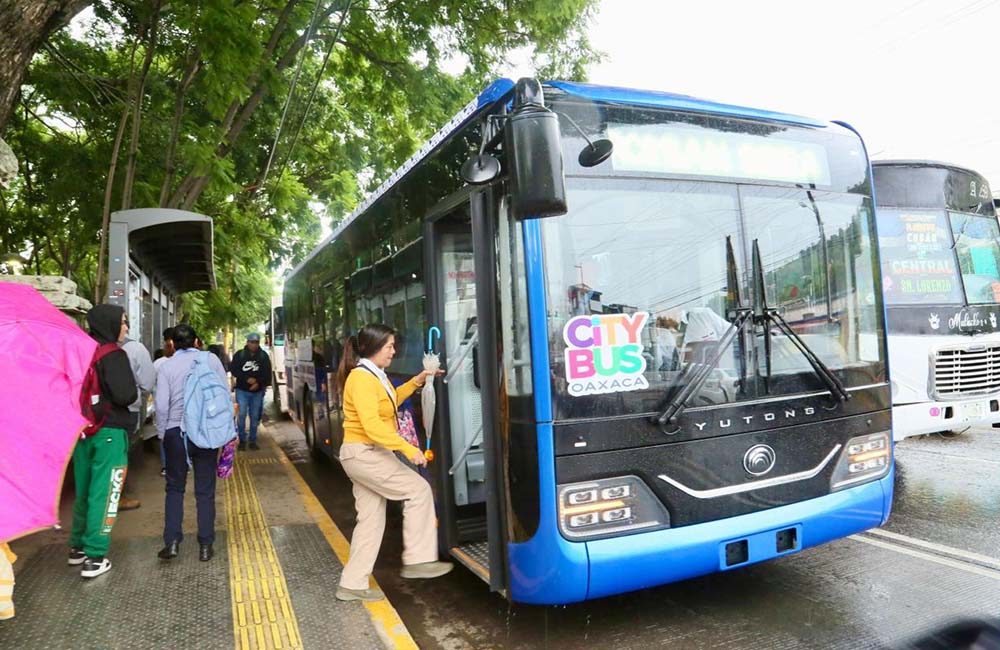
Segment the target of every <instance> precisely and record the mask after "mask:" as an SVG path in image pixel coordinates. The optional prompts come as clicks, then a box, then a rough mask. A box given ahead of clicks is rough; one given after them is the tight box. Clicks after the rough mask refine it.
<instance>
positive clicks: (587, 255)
mask: <svg viewBox="0 0 1000 650" xmlns="http://www.w3.org/2000/svg"><path fill="white" fill-rule="evenodd" d="M578 183H579V181H578ZM570 198H571V201H570V205H571V206H572V207H571V210H570V213H569V214H568V215H566V216H565V217H561V218H559V219H546V220H544V221H543V223H542V236H543V240H544V246H545V263H546V278H547V280H548V291H547V294H548V299H549V341H550V346H551V350H550V357H551V359H552V365H553V382H554V391H555V393H556V395H557V396H558V397H557V400H556V401H557V404H558V405H559V408H560V417H597V416H605V417H606V416H609V415H615V414H619V413H642V412H652V411H654V410H655V409H656V408H657V406H658V405H659V404H660V403H661V402H662V401H663V396H664V395H665V394H666V393H667V391H668V390H669V388H670V387H671V386H672V385H673V384H674V383H675V382H676V380H677V379H678V378H679V375H680V373H681V372H682V370H683V368H684V366H685V365H687V364H690V363H701V362H702V360H703V359H704V356H705V355H706V354H707V353H708V351H709V350H710V349H711V348H712V347H713V346H714V344H715V343H716V342H717V341H718V340H719V339H720V336H721V334H722V333H723V332H725V330H726V329H727V328H728V327H729V322H728V321H726V320H725V318H724V314H725V299H726V239H727V237H728V238H731V239H732V240H733V241H737V237H738V233H739V207H738V201H737V193H736V188H735V186H733V185H723V184H718V183H689V182H685V181H659V180H657V181H647V180H639V179H629V180H625V179H622V180H607V181H603V180H597V179H587V181H586V183H585V185H584V184H582V183H581V184H578V185H575V186H574V187H573V189H572V190H571V197H570ZM741 259H742V258H741ZM617 314H622V315H627V316H628V317H629V318H630V319H632V321H633V323H634V325H635V326H636V327H637V328H638V330H639V331H638V336H639V337H640V338H641V343H642V349H641V352H640V354H641V355H642V360H643V361H644V363H645V368H644V371H643V373H642V377H641V379H639V378H634V379H632V381H641V382H642V383H644V384H645V387H644V389H640V390H628V391H610V390H605V388H606V386H607V385H609V383H608V382H603V383H602V381H600V376H601V372H598V368H597V367H596V365H597V363H603V364H604V365H607V364H611V363H615V362H616V361H615V359H614V358H613V355H615V354H617V353H616V352H615V350H614V349H613V346H615V345H616V344H617V343H620V342H617V341H612V340H607V341H606V340H604V339H600V340H599V339H598V338H596V337H595V336H593V332H590V331H589V330H588V331H584V330H579V331H578V330H577V329H575V328H576V326H577V324H578V323H579V322H583V321H582V320H581V319H580V317H581V316H588V315H590V316H594V317H596V316H601V315H609V316H608V317H606V318H603V319H602V320H601V322H604V321H608V322H611V321H613V320H614V319H615V318H617V317H616V316H612V315H617ZM635 319H640V320H641V322H640V320H635ZM672 327H673V328H674V329H671V328H672ZM568 328H573V331H569V329H568ZM585 329H586V328H585ZM567 340H572V341H573V342H574V343H573V346H574V350H573V351H572V354H576V355H579V357H580V361H579V367H576V368H573V367H568V366H567V364H566V359H567V358H569V357H568V355H567V349H568V348H567V345H568V343H567ZM739 347H740V345H739V343H738V342H737V343H735V344H734V345H732V346H730V347H729V349H728V350H727V351H726V353H725V354H724V356H723V358H722V359H721V360H720V362H719V364H718V370H717V371H716V376H715V377H714V378H713V380H711V381H708V382H706V383H705V385H704V386H703V387H702V389H701V390H700V391H699V393H698V394H697V395H695V396H694V397H693V399H692V403H694V404H720V403H727V402H732V401H736V400H737V399H738V396H737V392H738V391H737V387H736V384H735V378H736V374H737V373H736V371H735V368H737V357H736V354H737V352H736V351H737V350H738V349H739ZM576 350H579V352H577V351H576ZM675 351H676V352H675ZM597 355H602V356H601V357H600V358H598V356H597ZM584 357H586V358H584ZM675 357H676V358H678V359H679V360H680V362H679V363H677V364H675V363H674V362H673V359H674V358H675ZM587 359H590V360H592V362H593V365H591V363H590V362H588V361H587ZM618 361H619V362H621V361H622V360H621V359H618ZM612 370H613V368H608V367H606V368H603V370H602V372H604V373H608V372H611V371H612ZM611 388H614V387H613V386H611Z"/></svg>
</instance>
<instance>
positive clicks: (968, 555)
mask: <svg viewBox="0 0 1000 650" xmlns="http://www.w3.org/2000/svg"><path fill="white" fill-rule="evenodd" d="M866 532H867V533H868V534H869V535H876V536H878V537H884V538H886V539H891V540H894V541H897V542H902V543H904V544H911V545H913V546H920V547H922V548H926V549H928V550H931V551H937V552H938V553H943V554H945V555H952V556H954V557H958V558H964V559H966V560H969V561H970V562H973V563H974V564H981V565H983V566H986V567H989V568H991V569H996V570H997V571H1000V560H998V559H997V558H993V557H990V556H988V555H980V554H979V553H972V552H971V551H964V550H962V549H960V548H954V547H952V546H945V545H944V544H937V543H935V542H928V541H927V540H923V539H917V538H916V537H910V536H909V535H900V534H899V533H894V532H891V531H888V530H883V529H881V528H872V529H871V530H869V531H866Z"/></svg>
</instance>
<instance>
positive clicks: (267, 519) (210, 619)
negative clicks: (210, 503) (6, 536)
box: [0, 424, 416, 650]
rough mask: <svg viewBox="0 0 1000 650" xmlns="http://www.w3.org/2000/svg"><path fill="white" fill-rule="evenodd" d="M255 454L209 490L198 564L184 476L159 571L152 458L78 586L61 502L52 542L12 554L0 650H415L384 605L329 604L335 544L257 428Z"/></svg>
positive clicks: (20, 545) (307, 494)
mask: <svg viewBox="0 0 1000 650" xmlns="http://www.w3.org/2000/svg"><path fill="white" fill-rule="evenodd" d="M260 442H261V450H260V451H247V452H241V453H239V454H237V460H236V468H235V471H234V473H233V476H232V477H230V478H229V479H226V480H222V479H220V480H219V481H218V489H217V494H216V504H217V515H216V541H215V557H214V558H213V559H212V560H211V561H209V562H199V561H198V557H197V555H198V544H197V540H196V539H195V529H196V526H195V504H194V487H193V483H192V478H191V477H190V475H189V479H188V485H187V491H186V498H185V504H184V508H185V510H184V532H185V539H184V542H183V543H182V544H181V552H180V555H179V556H178V557H177V558H175V559H174V560H172V561H169V562H165V561H162V560H160V559H159V558H157V557H156V552H157V551H158V550H159V549H160V548H162V546H163V540H162V537H161V535H162V526H163V508H164V496H163V495H164V493H163V481H164V479H163V478H162V477H160V475H159V471H160V466H159V465H160V463H159V456H158V454H156V453H154V452H147V453H146V454H145V455H144V462H143V463H142V464H141V465H140V466H139V467H138V468H135V467H133V468H130V470H129V474H130V476H129V480H130V482H132V484H133V485H134V486H135V494H133V495H132V496H134V497H136V498H139V499H140V500H141V501H142V507H141V508H139V509H138V510H131V511H128V512H123V513H121V514H120V515H119V517H118V523H117V524H116V525H115V529H114V532H113V534H112V543H111V551H110V553H109V554H108V557H109V558H111V560H112V562H113V568H112V570H111V571H110V572H108V573H107V574H105V575H103V576H100V577H98V578H95V579H93V580H89V581H87V580H83V579H82V578H81V577H80V574H79V567H71V566H68V565H67V564H66V551H67V547H66V540H67V530H68V528H69V524H70V522H71V519H72V517H71V511H72V502H73V495H72V489H69V490H68V491H67V492H66V493H64V497H63V503H62V508H61V515H62V525H63V529H62V530H54V531H48V532H45V533H40V534H37V535H33V536H30V537H28V538H25V539H23V540H18V541H17V542H14V543H13V544H12V545H11V546H12V548H13V549H14V551H15V552H16V553H17V554H18V555H19V556H20V559H19V560H18V562H17V563H16V564H15V565H14V572H15V576H16V581H17V585H16V587H15V589H14V603H15V606H16V609H17V616H16V617H15V618H14V619H12V620H10V621H2V622H0V648H32V649H34V648H67V649H71V648H72V649H77V648H130V649H131V648H178V647H195V648H199V649H200V648H226V649H231V648H234V647H235V648H237V650H243V649H251V648H252V649H259V648H280V649H284V648H339V647H343V648H351V649H352V650H362V649H367V648H383V647H390V648H396V647H411V648H413V647H416V645H415V644H414V643H413V640H412V638H411V637H410V636H409V633H408V632H407V631H406V628H405V626H404V625H403V624H402V621H400V619H399V617H398V615H397V614H396V612H395V610H394V609H393V608H392V605H391V604H390V603H389V602H388V601H385V600H383V601H379V602H376V603H367V604H362V603H360V602H350V603H342V602H340V601H338V600H336V599H335V598H334V592H335V590H336V587H337V582H338V580H339V579H340V572H341V570H342V568H343V564H342V562H343V561H344V560H346V553H347V541H346V540H345V539H344V538H343V535H341V534H340V531H339V530H338V529H337V527H336V526H335V525H334V523H333V521H332V520H331V519H330V518H329V516H327V514H326V512H325V510H324V509H323V508H322V506H321V505H320V504H319V502H318V501H317V500H316V498H315V496H314V495H313V494H312V492H311V491H310V490H309V488H308V486H306V484H305V482H304V481H303V480H302V479H301V477H300V476H299V475H298V472H297V471H296V470H295V468H294V467H293V466H292V464H291V463H290V461H289V460H288V458H287V457H286V456H285V454H284V453H283V452H282V451H281V449H280V448H279V447H278V446H277V445H276V444H275V443H274V441H273V440H272V438H271V431H270V428H269V427H268V425H267V424H264V425H262V427H261V440H260Z"/></svg>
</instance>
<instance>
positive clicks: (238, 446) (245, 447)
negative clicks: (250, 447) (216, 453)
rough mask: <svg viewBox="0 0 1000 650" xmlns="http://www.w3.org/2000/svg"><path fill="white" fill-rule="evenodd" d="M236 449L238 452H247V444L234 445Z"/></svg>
mask: <svg viewBox="0 0 1000 650" xmlns="http://www.w3.org/2000/svg"><path fill="white" fill-rule="evenodd" d="M236 448H237V449H238V450H240V451H246V450H247V443H245V442H241V443H240V444H238V445H236Z"/></svg>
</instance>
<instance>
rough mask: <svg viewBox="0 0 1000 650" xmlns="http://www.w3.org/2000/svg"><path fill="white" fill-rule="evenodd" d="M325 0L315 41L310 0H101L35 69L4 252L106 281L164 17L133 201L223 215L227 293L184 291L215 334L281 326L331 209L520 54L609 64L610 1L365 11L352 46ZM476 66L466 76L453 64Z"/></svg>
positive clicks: (398, 0) (577, 69) (397, 3)
mask: <svg viewBox="0 0 1000 650" xmlns="http://www.w3.org/2000/svg"><path fill="white" fill-rule="evenodd" d="M319 2H320V3H321V4H320V8H319V10H320V20H319V21H318V22H317V26H316V29H315V32H314V34H313V38H312V40H311V41H310V42H308V43H305V42H304V39H303V35H304V34H305V32H306V29H307V26H308V23H309V21H310V18H311V16H312V13H313V8H314V6H315V5H313V4H312V2H308V1H306V0H199V2H165V1H163V0H98V1H97V2H96V3H95V5H94V15H95V16H96V19H95V20H93V21H92V22H91V23H90V24H89V25H88V26H87V28H86V30H85V33H83V34H82V35H81V36H80V37H74V36H73V33H72V32H70V31H67V30H64V31H62V32H60V33H59V34H58V35H57V36H56V37H55V38H54V39H53V40H52V41H51V42H50V43H49V44H48V46H49V47H48V48H47V49H46V50H44V51H43V52H42V53H41V54H40V55H39V56H36V58H35V61H34V62H33V64H32V66H31V69H30V70H29V73H28V77H27V83H26V85H25V86H24V88H23V93H22V105H21V106H20V107H19V108H18V110H17V111H16V115H15V117H14V119H13V121H12V123H11V125H10V126H9V129H8V133H7V134H6V136H5V138H6V139H7V141H8V142H9V143H10V144H11V146H12V147H13V148H14V150H15V153H16V155H17V156H18V157H19V158H20V160H21V161H22V172H23V175H22V178H21V179H20V180H19V181H18V182H17V183H16V184H15V187H14V188H13V190H12V191H10V192H8V193H7V194H6V195H3V196H2V197H0V198H2V199H3V200H2V201H0V253H6V252H22V251H29V253H30V255H31V264H32V267H33V269H35V270H43V271H48V272H59V273H63V274H65V275H69V276H70V277H72V278H74V279H76V280H77V281H78V282H80V283H81V284H82V285H84V286H85V287H86V286H92V285H93V283H94V281H95V276H96V273H95V265H96V261H97V246H98V241H99V230H100V224H101V211H102V205H103V201H104V186H105V181H106V179H107V175H108V169H109V165H110V163H111V158H112V148H113V142H114V139H115V134H116V132H117V130H118V127H119V121H120V120H121V118H122V114H123V110H124V108H125V102H128V101H130V100H131V98H130V93H132V92H133V89H135V88H137V87H138V86H139V81H140V80H139V79H138V78H137V75H139V74H140V71H141V69H142V61H143V59H144V57H145V56H146V53H147V51H148V50H149V48H150V47H151V42H150V38H151V34H152V33H153V31H154V30H152V29H151V27H152V21H154V20H156V21H158V22H157V24H156V30H155V32H156V34H157V38H156V41H155V45H154V46H153V48H154V49H153V50H152V51H153V57H152V63H151V66H150V69H149V73H148V76H147V77H146V79H145V80H144V96H143V98H142V99H143V101H142V122H141V133H140V141H139V142H138V151H137V157H136V167H135V178H136V180H135V185H134V188H133V189H132V193H131V201H130V204H131V205H132V206H133V207H144V206H150V205H158V204H161V190H162V193H163V194H164V196H163V197H162V198H163V201H162V204H163V205H165V206H169V207H175V206H179V207H185V208H190V209H192V210H194V211H197V212H200V213H203V214H207V215H210V216H212V217H213V219H214V223H215V263H216V277H217V283H218V289H217V290H215V291H211V292H205V293H199V294H191V295H188V296H185V297H184V311H185V313H186V314H187V315H188V316H189V318H190V320H191V321H192V322H193V323H194V324H195V325H196V326H197V327H199V328H201V329H202V330H203V331H208V330H217V329H220V328H225V327H237V328H244V327H249V326H252V325H253V324H255V323H259V322H260V321H261V320H263V319H264V318H265V316H266V314H267V310H268V307H269V304H270V296H271V292H272V290H273V280H272V276H273V275H274V272H275V271H276V270H278V269H279V268H281V267H282V266H284V265H294V264H295V263H297V262H298V261H299V260H301V259H302V258H303V257H304V256H305V255H306V254H307V253H308V251H309V250H310V248H311V247H312V246H313V245H314V244H315V242H316V241H317V239H318V237H319V233H320V227H319V219H320V217H321V216H325V217H328V218H330V219H331V220H332V221H333V222H336V221H337V220H339V219H341V218H342V217H343V216H344V215H345V214H347V213H348V212H349V211H350V210H351V209H352V208H353V207H354V206H355V205H356V204H357V202H358V201H359V200H360V198H361V197H362V196H363V194H364V193H365V192H367V191H370V190H371V189H373V188H374V187H376V186H377V185H378V184H379V183H380V182H381V181H382V180H383V179H384V178H385V177H386V176H387V175H388V174H389V173H390V172H391V171H392V170H393V169H394V168H395V167H396V166H398V165H399V164H400V163H402V162H403V161H404V160H405V159H406V158H407V157H408V156H409V155H411V154H412V152H413V151H414V150H415V149H416V148H417V147H418V146H419V145H420V143H421V142H422V141H423V140H424V139H425V138H426V137H427V136H428V135H429V134H430V133H432V132H433V131H435V130H436V129H437V128H439V127H440V125H441V124H442V123H444V122H445V121H446V120H447V119H449V118H450V117H451V115H453V114H454V113H455V111H457V110H458V109H459V108H460V107H461V106H462V105H463V104H464V103H466V102H467V101H469V99H470V98H472V97H473V96H474V95H475V93H476V92H478V90H480V89H481V88H482V87H484V86H485V85H486V84H487V83H489V81H491V80H492V78H494V77H495V76H497V75H496V70H497V69H499V68H500V66H501V65H502V64H503V63H504V60H505V58H506V57H507V56H508V55H509V54H510V53H511V52H512V51H515V50H517V51H519V52H521V51H524V50H525V49H526V48H527V49H528V50H530V51H531V53H532V54H533V56H534V60H535V62H536V65H537V66H538V70H539V76H542V77H545V78H551V77H564V78H573V79H581V78H583V76H584V73H585V70H586V66H587V65H588V64H589V63H590V62H592V61H594V60H596V57H597V55H596V54H595V52H594V51H593V50H592V48H591V47H590V45H589V43H588V42H587V40H586V35H585V29H586V27H587V23H588V21H589V20H590V18H591V16H592V14H593V12H594V9H595V5H596V0H478V1H476V2H469V1H468V0H392V1H387V0H380V1H376V0H356V1H355V2H353V3H352V5H351V11H350V15H349V17H348V18H347V20H346V23H345V24H344V27H343V30H342V31H341V32H340V33H339V35H338V31H337V27H338V24H339V22H340V13H339V11H338V10H339V9H342V8H343V7H344V6H346V4H347V2H346V0H319ZM157 7H159V8H160V10H159V12H157V10H156V8H157ZM335 36H336V41H334V38H335ZM328 52H329V53H330V58H329V62H328V64H327V65H326V66H325V68H324V67H323V60H324V56H325V55H326V54H327V53H328ZM456 58H457V59H458V60H461V61H464V62H466V64H465V69H464V70H463V71H462V72H461V73H460V74H458V75H453V74H448V73H446V72H444V71H443V70H442V67H443V66H444V64H445V63H446V62H450V61H452V60H454V59H456ZM299 61H301V76H300V79H299V84H298V87H297V89H296V91H295V94H294V95H293V101H292V102H291V104H290V110H289V112H288V115H287V118H286V121H285V123H284V126H283V129H282V133H281V138H280V140H279V142H278V146H277V149H276V151H274V157H273V158H274V161H273V164H272V166H271V168H270V171H269V173H268V174H267V178H266V181H265V178H264V169H265V167H266V165H267V161H268V158H269V156H270V155H271V153H272V152H271V147H272V143H273V141H274V137H275V133H276V132H277V131H278V124H279V121H280V119H281V115H282V110H283V107H284V102H285V98H286V96H287V94H288V93H289V89H290V86H291V79H292V76H293V73H294V71H295V67H296V64H297V63H298V62H299ZM317 80H318V84H317V85H316V95H315V99H314V101H313V102H312V105H311V107H310V108H309V112H308V115H307V114H306V113H305V111H306V105H307V98H308V96H309V93H310V91H311V90H312V88H313V85H314V83H316V82H317ZM178 109H180V111H179V112H178ZM130 131H131V129H130V128H127V129H126V130H125V141H124V142H123V145H122V150H121V155H120V156H119V160H118V171H117V174H116V178H115V183H114V185H113V194H112V197H111V206H112V209H116V208H117V207H118V206H120V205H121V204H122V200H123V197H122V196H121V194H122V192H123V185H122V179H123V177H124V170H125V168H126V166H127V165H128V156H127V151H128V148H129V144H130V143H129V142H128V140H129V133H130ZM293 141H294V149H293V146H292V144H293ZM126 198H127V197H126Z"/></svg>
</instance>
